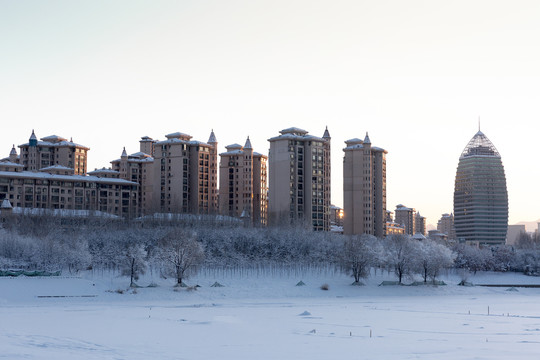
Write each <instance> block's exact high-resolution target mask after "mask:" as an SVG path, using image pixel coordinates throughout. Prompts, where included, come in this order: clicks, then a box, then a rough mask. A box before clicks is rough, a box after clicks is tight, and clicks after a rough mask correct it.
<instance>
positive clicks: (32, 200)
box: [0, 167, 138, 218]
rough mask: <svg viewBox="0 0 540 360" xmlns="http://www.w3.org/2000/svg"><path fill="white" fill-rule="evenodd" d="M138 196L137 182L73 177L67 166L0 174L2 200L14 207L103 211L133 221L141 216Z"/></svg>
mask: <svg viewBox="0 0 540 360" xmlns="http://www.w3.org/2000/svg"><path fill="white" fill-rule="evenodd" d="M66 169H67V170H66ZM68 170H69V171H68ZM66 171H67V174H66V173H65V172H66ZM137 194H138V184H137V183H134V182H131V181H127V180H122V179H114V178H99V177H96V176H82V175H73V169H69V168H65V167H49V168H45V169H42V170H41V171H16V172H13V171H0V201H2V200H4V199H7V200H9V201H10V203H11V204H12V206H13V207H14V208H23V209H32V208H38V209H64V210H88V211H100V212H104V213H109V214H113V215H117V216H121V217H125V218H133V217H136V216H138V213H137V200H138V199H137Z"/></svg>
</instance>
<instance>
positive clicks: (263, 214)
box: [219, 137, 268, 226]
mask: <svg viewBox="0 0 540 360" xmlns="http://www.w3.org/2000/svg"><path fill="white" fill-rule="evenodd" d="M226 149H227V151H226V152H224V153H221V154H219V156H220V163H219V211H220V213H221V214H222V215H227V216H232V217H239V218H243V219H245V221H246V222H248V223H249V224H251V225H254V226H265V225H267V220H268V199H267V194H268V186H267V169H266V164H267V156H265V155H262V154H259V153H257V152H254V151H253V147H252V145H251V141H250V140H249V137H248V138H247V140H246V143H245V145H244V146H241V145H239V144H232V145H229V146H226Z"/></svg>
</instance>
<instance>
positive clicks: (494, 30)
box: [0, 0, 540, 225]
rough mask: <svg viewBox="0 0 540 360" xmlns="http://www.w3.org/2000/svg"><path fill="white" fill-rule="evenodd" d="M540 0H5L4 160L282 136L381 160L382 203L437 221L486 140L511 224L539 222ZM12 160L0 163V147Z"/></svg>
mask: <svg viewBox="0 0 540 360" xmlns="http://www.w3.org/2000/svg"><path fill="white" fill-rule="evenodd" d="M539 15H540V2H538V1H536V0H530V1H526V0H513V1H497V0H485V1H483V0H477V1H475V0H467V1H461V0H454V1H439V0H429V1H418V0H411V1H403V0H377V1H364V0H332V1H328V0H319V1H317V0H296V1H295V0H266V1H261V0H193V1H182V0H176V1H163V0H153V1H133V0H129V1H110V0H106V1H100V0H97V1H95V0H94V1H68V0H65V1H54V0H51V1H37V0H35V1H33V0H32V1H31V0H18V1H8V0H0V119H1V120H0V121H1V123H2V135H3V136H2V139H3V141H2V142H1V143H0V157H4V156H7V155H8V154H9V151H10V150H11V147H12V145H13V144H15V145H18V144H22V143H25V142H27V140H28V138H29V136H30V134H31V131H32V129H35V131H36V135H37V136H38V138H41V137H45V136H48V135H53V134H54V135H59V136H63V137H66V138H72V139H73V141H74V142H76V143H79V144H83V145H85V146H88V147H90V149H91V150H90V152H89V160H88V168H89V170H93V169H94V168H101V167H109V166H110V161H111V160H114V159H117V158H119V157H120V154H121V153H122V149H123V147H124V146H125V147H126V151H127V152H128V153H134V152H137V151H139V140H140V138H141V137H142V136H150V137H152V138H154V139H159V140H162V139H164V138H165V135H166V134H169V133H172V132H176V131H181V132H184V133H188V134H190V135H192V136H193V139H195V140H200V141H207V140H208V136H209V134H210V131H211V130H212V129H214V131H215V134H216V137H217V139H218V142H219V152H223V151H225V146H226V145H229V144H233V143H239V144H244V142H245V140H246V138H247V136H249V137H250V139H251V143H252V145H253V147H254V150H255V151H257V152H260V153H263V154H267V153H268V148H269V143H268V141H267V140H268V139H269V138H271V137H273V136H276V135H278V134H279V131H280V130H282V129H285V128H288V127H292V126H295V127H299V128H302V129H305V130H307V131H309V133H310V134H312V135H316V136H322V135H323V132H324V129H325V127H326V126H328V130H329V131H330V135H331V136H332V203H334V204H335V205H338V206H342V205H343V186H342V173H343V169H342V162H343V151H342V149H343V148H344V147H345V144H344V141H346V140H348V139H351V138H356V137H358V138H362V139H363V138H364V136H365V134H366V132H369V136H370V139H371V141H372V143H373V145H374V146H378V147H382V148H384V149H386V150H387V151H388V154H387V208H388V209H390V210H394V209H395V207H396V205H398V204H403V205H406V206H408V207H413V208H415V209H416V210H417V211H419V212H420V213H421V214H422V215H423V216H426V217H427V222H428V224H433V225H436V223H437V220H438V219H439V218H440V216H441V214H443V213H449V212H452V207H453V187H454V177H455V172H456V168H457V164H458V160H459V156H460V154H461V151H462V150H463V148H464V147H465V146H466V145H467V143H468V142H469V140H470V139H471V138H472V137H473V136H474V134H475V133H476V132H477V131H478V127H479V121H478V119H479V118H480V121H481V130H482V132H483V133H484V134H485V135H486V136H487V137H488V138H489V139H490V140H491V141H492V142H493V144H494V145H495V146H496V147H497V149H498V151H499V153H500V154H501V156H502V160H503V164H504V166H505V172H506V177H507V185H508V194H509V211H510V215H509V223H510V224H513V223H516V222H519V221H533V220H536V219H538V218H540V209H539V208H538V205H537V203H538V202H539V200H540V187H539V186H538V183H539V182H540V169H539V167H538V165H537V160H538V147H537V145H536V143H537V139H538V137H539V132H540V125H539V124H540V106H539V104H540V85H539V84H540V81H539V80H540V66H538V64H540V42H539V41H538V34H540V22H539V21H538V17H539ZM1 152H3V153H4V155H2V153H1Z"/></svg>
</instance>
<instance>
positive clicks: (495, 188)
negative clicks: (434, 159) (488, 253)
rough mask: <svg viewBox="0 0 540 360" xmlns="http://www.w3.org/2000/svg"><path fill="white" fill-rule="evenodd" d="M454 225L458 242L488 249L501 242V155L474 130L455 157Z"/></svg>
mask: <svg viewBox="0 0 540 360" xmlns="http://www.w3.org/2000/svg"><path fill="white" fill-rule="evenodd" d="M454 224H455V229H456V236H457V238H458V240H460V241H466V242H468V243H473V244H477V245H481V246H482V245H483V246H490V245H501V244H504V243H505V239H506V234H507V230H508V192H507V188H506V176H505V173H504V167H503V164H502V160H501V156H500V154H499V152H498V151H497V149H496V148H495V146H494V145H493V144H492V143H491V141H490V140H489V139H488V138H487V137H486V136H485V135H484V134H483V133H482V132H481V131H478V132H477V133H476V134H475V135H474V137H473V138H472V139H471V140H470V141H469V143H468V144H467V146H466V147H465V149H464V150H463V152H462V153H461V156H460V158H459V163H458V168H457V172H456V180H455V187H454Z"/></svg>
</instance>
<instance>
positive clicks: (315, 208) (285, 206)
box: [268, 128, 331, 231]
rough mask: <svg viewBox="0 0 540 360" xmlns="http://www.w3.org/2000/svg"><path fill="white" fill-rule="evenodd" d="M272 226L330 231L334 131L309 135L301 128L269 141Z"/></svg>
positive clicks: (282, 132) (284, 132) (287, 130)
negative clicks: (331, 148) (293, 226)
mask: <svg viewBox="0 0 540 360" xmlns="http://www.w3.org/2000/svg"><path fill="white" fill-rule="evenodd" d="M268 141H269V142H270V151H269V156H268V163H269V203H268V218H269V223H270V224H271V225H279V224H302V225H306V226H308V227H311V228H312V229H313V230H315V231H329V230H330V202H331V198H330V169H331V167H330V141H331V138H330V134H329V132H328V129H326V130H325V132H324V134H323V137H316V136H312V135H309V134H308V132H307V131H305V130H302V129H298V128H288V129H285V130H282V131H280V135H279V136H276V137H273V138H271V139H269V140H268Z"/></svg>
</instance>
